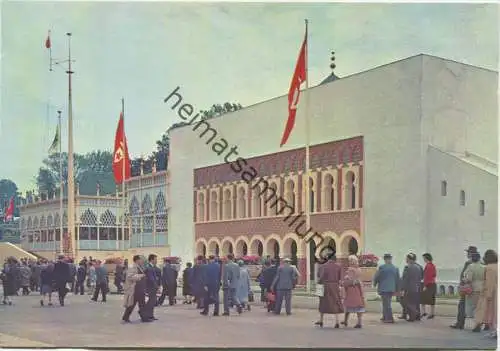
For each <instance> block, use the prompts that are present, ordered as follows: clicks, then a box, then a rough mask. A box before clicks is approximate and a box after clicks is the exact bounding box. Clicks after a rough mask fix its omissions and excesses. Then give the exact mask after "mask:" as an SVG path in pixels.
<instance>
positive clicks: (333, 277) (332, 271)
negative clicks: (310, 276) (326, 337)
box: [314, 253, 344, 328]
mask: <svg viewBox="0 0 500 351" xmlns="http://www.w3.org/2000/svg"><path fill="white" fill-rule="evenodd" d="M342 278H343V277H342V267H341V266H340V265H339V264H338V263H337V258H336V257H335V253H330V254H329V255H328V261H327V262H326V263H324V264H322V265H321V266H320V267H319V269H318V284H322V285H323V294H322V295H323V296H320V297H319V321H317V322H316V323H314V324H315V325H318V326H320V327H321V328H322V327H323V320H324V315H325V314H334V315H335V328H339V327H340V325H339V314H340V313H343V312H344V307H343V306H342V299H341V292H340V284H341V282H342Z"/></svg>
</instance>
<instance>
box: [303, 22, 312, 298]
mask: <svg viewBox="0 0 500 351" xmlns="http://www.w3.org/2000/svg"><path fill="white" fill-rule="evenodd" d="M305 23H306V35H305V40H306V47H305V66H306V88H305V93H306V94H305V95H306V96H305V98H306V109H305V111H306V112H305V128H304V130H305V134H306V135H305V139H306V172H305V173H306V228H310V227H311V189H310V183H311V179H310V168H311V163H310V158H309V144H310V140H309V139H310V135H309V134H310V125H309V123H310V118H309V66H308V56H309V50H308V46H309V40H308V39H309V38H308V36H309V33H308V31H307V29H308V28H307V27H308V24H309V21H308V20H307V19H306V20H305ZM313 240H314V239H313ZM309 245H310V244H309ZM306 260H307V262H306V274H307V277H306V288H307V292H311V268H312V267H311V250H310V249H309V247H306Z"/></svg>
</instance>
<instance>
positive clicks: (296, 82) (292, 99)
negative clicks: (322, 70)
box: [280, 29, 307, 147]
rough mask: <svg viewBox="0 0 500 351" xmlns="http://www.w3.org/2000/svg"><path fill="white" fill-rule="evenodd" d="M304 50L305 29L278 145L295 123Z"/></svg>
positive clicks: (304, 64)
mask: <svg viewBox="0 0 500 351" xmlns="http://www.w3.org/2000/svg"><path fill="white" fill-rule="evenodd" d="M306 50H307V29H306V35H305V37H304V41H303V42H302V47H301V48H300V52H299V58H298V59H297V64H296V65H295V72H294V73H293V77H292V82H291V83H290V89H289V90H288V119H287V121H286V125H285V130H284V131H283V136H282V138H281V143H280V147H281V146H283V145H285V144H286V142H287V141H288V137H289V136H290V134H291V133H292V129H293V127H294V125H295V114H296V113H297V105H298V104H299V97H300V86H301V84H302V83H303V82H305V80H306V78H307V77H306V75H307V73H306Z"/></svg>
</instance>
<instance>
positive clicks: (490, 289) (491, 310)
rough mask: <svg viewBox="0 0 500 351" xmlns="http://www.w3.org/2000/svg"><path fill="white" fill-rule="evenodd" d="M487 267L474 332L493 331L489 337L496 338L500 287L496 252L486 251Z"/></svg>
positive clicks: (484, 259)
mask: <svg viewBox="0 0 500 351" xmlns="http://www.w3.org/2000/svg"><path fill="white" fill-rule="evenodd" d="M483 262H484V264H485V265H486V267H485V269H484V284H483V289H482V291H481V293H480V295H479V302H478V304H477V309H476V316H475V319H476V326H475V328H474V329H472V331H473V332H480V331H481V325H483V324H484V330H488V329H490V330H492V332H491V333H490V335H489V336H491V337H494V338H496V335H497V332H496V328H497V287H498V255H497V253H496V252H495V251H494V250H486V252H485V253H484V257H483Z"/></svg>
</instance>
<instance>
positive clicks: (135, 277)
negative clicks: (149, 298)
mask: <svg viewBox="0 0 500 351" xmlns="http://www.w3.org/2000/svg"><path fill="white" fill-rule="evenodd" d="M139 268H140V265H139V264H138V263H135V262H134V264H133V266H132V267H131V268H130V269H127V275H126V277H125V283H124V284H123V307H125V308H127V307H132V306H133V305H134V301H135V298H134V292H135V284H136V283H137V282H138V281H139V280H141V279H142V278H143V277H144V274H142V273H138V272H139V271H142V268H141V269H139Z"/></svg>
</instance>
